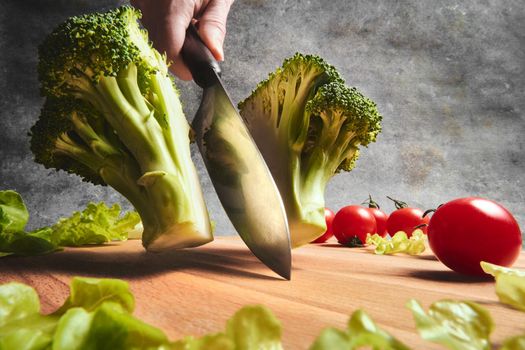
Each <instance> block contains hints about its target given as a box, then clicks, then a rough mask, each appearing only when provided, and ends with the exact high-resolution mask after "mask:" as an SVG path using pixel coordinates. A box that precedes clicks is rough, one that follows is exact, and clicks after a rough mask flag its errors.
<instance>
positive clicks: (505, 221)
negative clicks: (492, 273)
mask: <svg viewBox="0 0 525 350" xmlns="http://www.w3.org/2000/svg"><path fill="white" fill-rule="evenodd" d="M521 241H522V238H521V232H520V228H519V226H518V223H517V222H516V219H514V217H513V216H512V214H511V213H510V212H509V211H508V210H507V209H505V208H504V207H502V206H501V205H499V204H498V203H496V202H493V201H490V200H487V199H482V198H476V197H470V198H460V199H455V200H453V201H450V202H448V203H446V204H444V205H442V206H441V207H439V208H438V209H437V210H436V212H435V213H434V215H432V218H431V219H430V224H429V225H428V242H429V244H430V248H431V249H432V251H433V252H434V254H435V255H436V257H437V258H438V259H439V260H440V261H441V262H442V263H443V264H445V265H446V266H448V267H449V268H450V269H452V270H454V271H457V272H459V273H463V274H469V275H483V274H484V272H483V270H482V269H481V267H480V265H479V263H480V262H481V261H486V262H489V263H492V264H496V265H502V266H511V265H512V264H513V263H514V261H516V259H517V258H518V255H519V254H520V251H521Z"/></svg>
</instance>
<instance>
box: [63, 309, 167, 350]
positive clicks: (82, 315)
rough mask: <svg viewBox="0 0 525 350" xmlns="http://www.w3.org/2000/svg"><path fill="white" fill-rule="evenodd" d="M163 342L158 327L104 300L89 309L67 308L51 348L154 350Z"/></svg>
mask: <svg viewBox="0 0 525 350" xmlns="http://www.w3.org/2000/svg"><path fill="white" fill-rule="evenodd" d="M167 343H168V339H167V337H166V335H165V334H164V333H163V332H162V331H161V330H160V329H158V328H155V327H153V326H151V325H149V324H147V323H144V322H142V321H140V320H139V319H136V318H134V317H133V316H131V314H129V313H127V312H125V311H124V310H123V309H122V307H121V305H120V304H117V303H114V302H111V301H105V302H103V303H102V304H100V305H99V306H98V307H97V308H96V309H94V311H92V312H89V311H86V310H85V309H82V308H72V309H69V310H68V311H67V312H66V313H65V314H64V316H63V317H62V318H61V319H60V322H59V326H58V327H57V332H56V333H55V335H54V338H53V349H54V350H127V349H158V348H159V347H160V346H163V345H166V344H167Z"/></svg>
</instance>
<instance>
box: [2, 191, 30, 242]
mask: <svg viewBox="0 0 525 350" xmlns="http://www.w3.org/2000/svg"><path fill="white" fill-rule="evenodd" d="M28 220H29V212H28V211H27V208H26V206H25V204H24V201H23V200H22V197H21V196H20V195H19V194H18V193H16V192H15V191H9V190H8V191H0V233H4V232H16V231H22V230H24V227H26V224H27V221H28Z"/></svg>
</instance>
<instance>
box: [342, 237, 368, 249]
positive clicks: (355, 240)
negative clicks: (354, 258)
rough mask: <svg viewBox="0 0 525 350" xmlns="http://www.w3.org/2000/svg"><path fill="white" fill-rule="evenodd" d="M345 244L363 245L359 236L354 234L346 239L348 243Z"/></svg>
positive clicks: (351, 245)
mask: <svg viewBox="0 0 525 350" xmlns="http://www.w3.org/2000/svg"><path fill="white" fill-rule="evenodd" d="M346 246H348V247H351V248H355V247H364V246H365V245H364V244H363V242H361V240H360V239H359V237H357V236H354V237H352V238H351V239H350V240H349V241H348V243H346Z"/></svg>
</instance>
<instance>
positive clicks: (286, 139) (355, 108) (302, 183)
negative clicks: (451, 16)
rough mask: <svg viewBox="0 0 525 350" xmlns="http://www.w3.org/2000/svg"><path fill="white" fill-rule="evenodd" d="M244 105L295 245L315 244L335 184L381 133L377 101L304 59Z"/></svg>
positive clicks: (287, 64)
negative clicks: (362, 148) (327, 193)
mask: <svg viewBox="0 0 525 350" xmlns="http://www.w3.org/2000/svg"><path fill="white" fill-rule="evenodd" d="M239 108H240V111H241V115H242V116H243V118H244V119H245V120H246V123H247V125H248V128H249V129H250V132H251V133H252V136H253V138H254V140H255V142H256V143H257V146H258V147H259V150H260V151H261V153H262V155H263V157H264V159H265V160H266V163H267V164H268V167H269V168H270V170H271V172H272V175H273V177H274V179H275V181H276V183H277V186H278V188H279V191H280V193H281V197H282V198H283V202H284V205H285V208H286V213H287V216H288V223H289V226H290V233H291V241H292V246H293V247H298V246H301V245H303V244H306V243H309V242H311V241H312V240H314V239H315V238H317V237H318V236H320V235H321V234H323V232H324V231H325V230H326V223H325V220H324V207H325V201H324V192H325V188H326V185H327V183H328V181H329V180H330V179H331V178H332V177H333V176H334V175H335V174H336V173H337V172H339V171H341V170H346V171H350V170H351V169H352V168H353V167H354V166H355V161H356V159H357V157H358V155H359V146H360V145H363V146H366V145H368V144H369V143H370V142H373V141H375V139H376V136H377V134H378V133H379V132H380V130H381V125H380V122H381V115H380V114H379V113H378V111H377V107H376V105H375V103H374V102H372V101H371V100H369V99H368V98H366V97H365V96H363V95H362V94H361V93H360V92H358V91H357V90H356V89H355V88H349V87H347V86H345V84H344V81H343V80H342V78H341V77H340V76H339V74H338V73H337V71H336V70H335V68H334V67H332V66H330V65H328V64H327V63H325V62H324V61H323V60H322V59H321V58H319V57H317V56H311V55H301V54H296V55H295V56H293V57H291V58H289V59H287V60H285V61H284V63H283V66H282V67H281V68H279V69H277V71H276V72H274V73H271V74H270V76H269V77H268V79H266V80H265V81H263V82H261V83H259V85H258V86H257V88H256V89H255V90H254V91H253V92H252V94H251V95H250V96H249V97H248V98H247V99H246V100H244V101H243V102H241V103H240V104H239Z"/></svg>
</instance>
